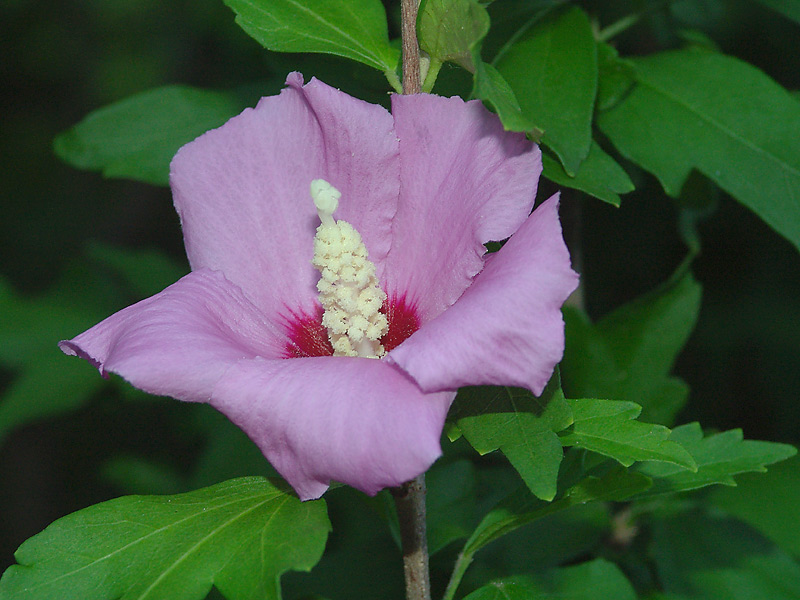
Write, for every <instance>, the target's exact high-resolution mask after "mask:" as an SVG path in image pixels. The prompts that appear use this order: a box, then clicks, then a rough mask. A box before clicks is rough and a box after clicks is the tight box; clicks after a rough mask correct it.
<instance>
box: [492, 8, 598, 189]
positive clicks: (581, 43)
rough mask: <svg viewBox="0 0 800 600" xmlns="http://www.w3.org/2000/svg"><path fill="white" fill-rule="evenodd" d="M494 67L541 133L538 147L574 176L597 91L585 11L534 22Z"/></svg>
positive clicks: (588, 138) (584, 151) (586, 144)
mask: <svg viewBox="0 0 800 600" xmlns="http://www.w3.org/2000/svg"><path fill="white" fill-rule="evenodd" d="M496 66H497V69H498V71H499V72H500V74H502V75H503V77H505V79H506V81H508V83H509V85H510V86H511V89H512V90H513V91H514V94H515V95H516V98H517V100H518V101H519V104H520V106H521V107H522V112H523V114H524V115H525V116H526V117H527V118H528V119H530V120H531V122H532V123H533V124H534V125H535V126H536V127H537V128H539V129H542V130H543V131H544V135H543V137H542V143H543V144H545V145H546V146H548V147H549V148H551V149H552V150H553V152H555V153H556V155H557V156H558V157H559V159H560V160H561V162H562V164H563V165H564V170H565V171H566V172H567V173H568V174H569V175H570V176H572V175H575V174H576V173H577V171H578V167H580V165H581V163H582V162H583V161H584V160H585V159H586V157H587V156H588V154H589V149H590V147H591V144H592V113H593V110H594V100H595V95H596V93H597V69H598V67H597V45H596V43H595V40H594V35H593V34H592V27H591V24H590V23H589V18H588V17H587V16H586V13H584V12H583V11H582V10H580V9H578V8H574V7H573V8H569V9H567V10H565V11H562V12H559V13H558V14H557V15H555V17H554V18H550V19H547V20H545V21H542V22H540V23H538V24H537V25H536V26H534V27H533V28H531V29H530V30H529V31H528V32H527V33H526V34H525V35H524V36H523V37H522V38H521V39H520V40H519V41H518V42H516V43H515V44H514V45H513V46H511V48H510V49H509V50H508V51H507V52H506V53H505V54H503V55H502V56H501V57H500V60H499V61H498V62H497V64H496Z"/></svg>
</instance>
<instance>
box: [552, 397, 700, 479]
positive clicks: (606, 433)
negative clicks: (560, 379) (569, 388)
mask: <svg viewBox="0 0 800 600" xmlns="http://www.w3.org/2000/svg"><path fill="white" fill-rule="evenodd" d="M567 402H568V403H569V405H570V407H571V408H572V415H573V419H574V422H573V424H572V427H571V428H570V429H569V431H567V432H565V433H562V434H561V436H560V437H561V443H562V444H563V445H564V446H576V447H578V448H583V449H585V450H591V451H592V452H597V453H598V454H602V455H603V456H608V457H610V458H613V459H614V460H616V461H618V462H619V463H620V464H622V465H623V466H626V467H629V466H631V465H632V464H633V463H634V462H637V461H660V462H667V463H672V464H675V465H678V466H681V467H684V468H686V469H690V470H696V469H697V465H695V462H694V460H693V459H692V457H691V455H690V454H689V453H688V452H687V451H686V450H685V449H684V448H683V446H681V445H680V444H678V443H676V442H674V441H671V440H669V439H667V438H668V437H669V434H670V430H669V429H667V428H666V427H664V426H662V425H651V424H649V423H642V422H640V421H636V420H635V419H636V417H637V416H638V415H639V413H640V412H641V407H640V406H639V405H638V404H634V403H633V402H619V401H615V400H589V399H581V400H567Z"/></svg>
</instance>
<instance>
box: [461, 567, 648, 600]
mask: <svg viewBox="0 0 800 600" xmlns="http://www.w3.org/2000/svg"><path fill="white" fill-rule="evenodd" d="M517 598H519V599H520V600H552V599H553V598H569V600H609V599H610V598H613V599H614V600H636V592H635V591H634V589H633V587H632V586H631V584H630V582H629V581H628V580H627V579H626V577H625V575H623V574H622V571H620V570H619V567H617V565H615V564H614V563H611V562H608V561H606V560H603V559H602V558H597V559H595V560H592V561H589V562H585V563H583V564H580V565H575V566H572V567H564V568H562V569H555V570H553V571H548V572H546V573H543V574H541V575H538V576H536V577H509V578H504V579H500V580H498V581H494V582H492V583H490V584H489V585H485V586H483V587H482V588H480V589H477V590H475V591H474V592H472V593H471V594H470V595H469V596H467V597H466V598H465V600H501V599H502V600H505V599H508V600H516V599H517Z"/></svg>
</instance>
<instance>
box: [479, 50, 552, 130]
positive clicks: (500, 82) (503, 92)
mask: <svg viewBox="0 0 800 600" xmlns="http://www.w3.org/2000/svg"><path fill="white" fill-rule="evenodd" d="M475 65H476V66H475V77H474V85H473V88H472V96H473V97H475V98H480V99H481V100H483V101H484V102H488V103H489V104H490V105H491V106H492V107H493V108H494V110H495V112H497V116H498V117H500V121H501V122H502V123H503V127H504V128H505V129H506V131H526V132H527V131H530V132H534V133H535V136H536V137H537V138H538V137H540V136H541V133H542V132H541V131H539V130H537V129H536V128H535V127H534V125H533V123H532V122H531V120H530V119H528V118H527V117H526V116H525V115H524V114H522V110H521V109H520V107H519V102H517V97H516V96H515V95H514V91H513V90H512V89H511V86H509V85H508V82H507V81H506V80H505V79H504V78H503V76H502V75H501V74H500V72H499V71H498V70H497V69H495V68H494V67H493V66H492V65H490V64H488V63H485V62H483V61H482V60H480V53H479V52H478V51H476V52H475Z"/></svg>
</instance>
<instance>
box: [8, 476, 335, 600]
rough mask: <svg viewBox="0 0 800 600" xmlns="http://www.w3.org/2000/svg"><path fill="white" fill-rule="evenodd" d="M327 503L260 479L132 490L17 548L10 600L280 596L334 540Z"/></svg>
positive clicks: (192, 599)
mask: <svg viewBox="0 0 800 600" xmlns="http://www.w3.org/2000/svg"><path fill="white" fill-rule="evenodd" d="M329 530H330V523H329V522H328V517H327V514H326V510H325V502H324V501H323V500H317V501H314V502H300V501H299V500H298V499H297V498H296V497H295V496H293V495H291V493H289V492H287V491H286V489H285V487H276V485H275V484H274V483H272V482H270V481H269V480H266V479H263V478H259V477H247V478H242V479H234V480H231V481H227V482H225V483H221V484H218V485H215V486H212V487H209V488H205V489H201V490H197V491H194V492H189V493H186V494H179V495H175V496H125V497H123V498H117V499H116V500H110V501H108V502H103V503H101V504H97V505H95V506H92V507H89V508H86V509H84V510H81V511H78V512H76V513H73V514H71V515H68V516H66V517H64V518H62V519H59V520H58V521H56V522H55V523H53V524H51V525H50V526H49V527H48V528H47V529H45V530H44V531H43V532H42V533H40V534H38V535H36V536H34V537H32V538H31V539H29V540H28V541H26V542H25V543H24V544H22V546H20V547H19V549H18V550H17V552H16V554H15V557H16V559H17V561H18V562H19V565H14V566H12V567H10V568H9V569H8V570H7V571H6V573H5V574H4V575H3V578H2V580H0V596H2V597H3V598H4V599H8V600H23V599H30V600H34V599H42V600H45V599H48V600H49V599H51V598H59V599H60V600H72V599H74V600H93V599H97V600H100V599H102V600H106V599H109V598H120V599H122V600H132V599H134V598H136V599H139V600H144V599H145V598H147V599H148V600H149V599H152V600H156V599H159V598H163V599H164V600H201V599H202V598H205V597H206V595H207V594H208V592H209V591H210V589H211V587H212V585H213V586H216V587H217V588H218V589H219V590H220V592H222V594H223V595H224V596H225V597H226V598H228V600H237V599H245V598H246V599H251V598H280V583H279V578H280V575H281V574H282V573H284V572H285V571H287V570H289V569H293V570H308V569H310V568H311V567H312V566H314V564H316V562H317V561H318V560H319V558H320V556H321V555H322V552H323V550H324V548H325V540H326V539H327V536H328V531H329Z"/></svg>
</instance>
